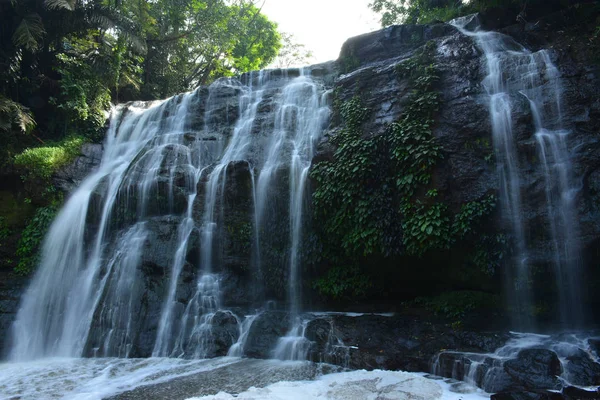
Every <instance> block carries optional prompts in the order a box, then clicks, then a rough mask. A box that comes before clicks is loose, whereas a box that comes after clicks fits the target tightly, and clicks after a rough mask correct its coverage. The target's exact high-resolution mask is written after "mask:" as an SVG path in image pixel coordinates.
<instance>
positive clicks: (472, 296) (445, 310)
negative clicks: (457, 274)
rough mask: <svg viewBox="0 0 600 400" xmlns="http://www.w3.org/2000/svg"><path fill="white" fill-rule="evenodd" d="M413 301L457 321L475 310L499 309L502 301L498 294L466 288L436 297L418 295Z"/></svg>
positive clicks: (436, 313)
mask: <svg viewBox="0 0 600 400" xmlns="http://www.w3.org/2000/svg"><path fill="white" fill-rule="evenodd" d="M412 303H413V304H415V305H418V306H423V307H425V308H426V309H427V310H429V311H430V312H433V313H434V314H435V315H438V316H441V317H444V318H446V319H449V320H452V321H455V323H456V322H459V321H460V320H462V319H463V318H465V317H466V316H467V315H468V314H469V313H471V312H474V311H481V310H489V311H498V310H499V309H500V304H501V301H500V298H499V296H498V295H494V294H489V293H484V292H476V291H468V290H464V291H457V292H445V293H442V294H440V295H439V296H436V297H417V298H416V299H415V300H413V302H412ZM457 320H458V321H457ZM460 325H462V324H460Z"/></svg>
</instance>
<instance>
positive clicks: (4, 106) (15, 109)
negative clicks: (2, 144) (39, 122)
mask: <svg viewBox="0 0 600 400" xmlns="http://www.w3.org/2000/svg"><path fill="white" fill-rule="evenodd" d="M0 118H1V119H0V131H4V132H10V130H11V129H12V128H13V126H15V125H16V126H17V127H18V129H19V130H20V131H21V132H23V133H27V132H30V131H31V130H32V129H33V128H34V127H35V120H34V119H33V116H32V114H31V111H30V110H29V109H28V108H27V107H24V106H23V105H22V104H20V103H17V102H15V101H12V100H10V99H7V98H6V97H4V96H1V95H0Z"/></svg>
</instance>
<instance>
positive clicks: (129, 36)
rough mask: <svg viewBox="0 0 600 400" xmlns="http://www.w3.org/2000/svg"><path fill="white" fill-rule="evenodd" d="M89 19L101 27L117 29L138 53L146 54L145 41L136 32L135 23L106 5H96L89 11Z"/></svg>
mask: <svg viewBox="0 0 600 400" xmlns="http://www.w3.org/2000/svg"><path fill="white" fill-rule="evenodd" d="M89 19H90V21H91V22H92V23H93V24H94V25H96V26H99V27H100V28H101V29H104V30H109V29H114V30H116V31H118V32H119V33H120V34H121V35H122V36H123V37H124V38H125V40H127V42H128V43H129V44H130V45H131V47H132V49H133V51H135V52H136V53H138V54H146V52H147V51H148V48H147V46H146V41H145V40H144V39H142V38H141V37H140V36H139V35H138V34H137V29H136V28H137V27H136V24H135V23H134V22H133V21H131V20H129V19H128V18H126V17H125V16H123V15H121V14H119V13H118V12H116V11H115V10H113V9H111V8H108V7H101V6H96V7H94V8H93V9H91V10H90V12H89Z"/></svg>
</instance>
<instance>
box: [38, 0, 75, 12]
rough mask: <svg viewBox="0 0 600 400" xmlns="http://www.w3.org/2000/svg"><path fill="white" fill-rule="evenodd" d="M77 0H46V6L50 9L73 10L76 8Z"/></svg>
mask: <svg viewBox="0 0 600 400" xmlns="http://www.w3.org/2000/svg"><path fill="white" fill-rule="evenodd" d="M75 1H76V0H46V1H45V4H46V8H47V9H49V10H60V9H64V10H69V11H73V10H74V9H75Z"/></svg>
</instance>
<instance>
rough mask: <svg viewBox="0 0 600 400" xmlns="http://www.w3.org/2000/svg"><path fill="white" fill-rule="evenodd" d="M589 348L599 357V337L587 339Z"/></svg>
mask: <svg viewBox="0 0 600 400" xmlns="http://www.w3.org/2000/svg"><path fill="white" fill-rule="evenodd" d="M588 345H589V346H590V349H591V350H592V351H593V352H594V353H596V357H599V358H600V339H588Z"/></svg>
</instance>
